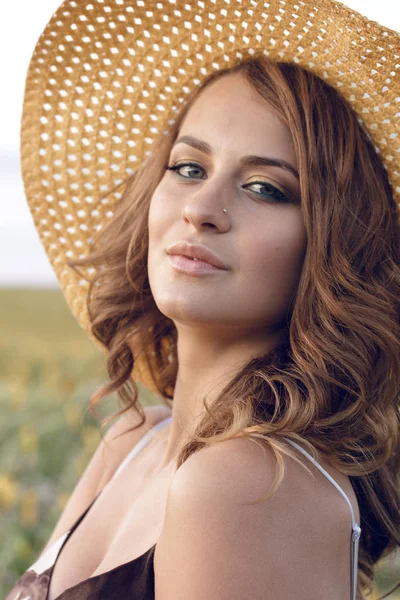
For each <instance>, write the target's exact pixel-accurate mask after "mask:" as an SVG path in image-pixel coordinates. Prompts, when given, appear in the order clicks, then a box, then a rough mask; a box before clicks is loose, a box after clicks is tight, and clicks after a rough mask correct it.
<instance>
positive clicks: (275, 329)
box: [148, 74, 307, 472]
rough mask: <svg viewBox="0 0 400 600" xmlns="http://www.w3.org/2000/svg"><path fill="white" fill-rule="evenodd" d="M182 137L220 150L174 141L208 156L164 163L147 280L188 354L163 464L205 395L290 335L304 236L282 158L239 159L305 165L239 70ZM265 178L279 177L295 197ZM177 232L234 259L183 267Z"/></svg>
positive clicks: (196, 109)
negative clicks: (213, 267) (194, 269)
mask: <svg viewBox="0 0 400 600" xmlns="http://www.w3.org/2000/svg"><path fill="white" fill-rule="evenodd" d="M182 136H192V137H195V138H197V139H199V140H202V141H204V142H206V143H207V144H208V145H209V146H211V150H212V153H211V154H209V155H208V154H205V153H204V152H201V151H200V150H198V149H195V148H193V147H191V146H190V145H188V144H186V143H175V145H174V147H173V148H172V151H171V154H170V157H169V162H168V165H169V166H171V165H172V164H173V163H174V162H176V161H179V162H187V161H189V162H196V163H197V164H198V165H199V166H198V167H196V166H185V167H183V168H182V167H181V168H180V170H179V171H177V172H176V171H175V172H173V171H166V172H165V175H164V176H163V178H162V179H161V181H160V183H159V185H158V187H157V188H156V190H155V192H154V194H153V197H152V200H151V205H150V212H149V254H148V272H149V280H150V286H151V290H152V293H153V296H154V299H155V302H156V304H157V306H158V308H159V310H160V311H161V312H162V313H163V314H164V315H166V316H167V317H169V318H170V319H172V320H173V322H174V324H175V326H176V328H177V332H178V343H177V352H178V363H179V368H178V375H177V380H176V385H175V393H174V397H173V408H172V422H171V424H170V425H169V426H168V427H167V428H166V430H165V438H164V439H165V442H166V443H165V447H164V448H165V449H164V453H163V455H162V459H161V461H160V463H159V465H158V467H157V469H156V470H155V472H159V471H162V470H164V469H169V468H170V467H171V466H172V465H173V464H174V462H175V457H176V450H177V447H178V444H179V441H180V440H181V438H182V435H183V432H184V431H186V427H187V426H190V427H192V426H193V424H194V423H195V422H196V421H197V420H198V419H199V418H200V417H201V415H202V413H203V412H204V408H203V406H202V402H201V399H202V397H203V395H204V394H207V395H208V398H210V399H212V398H214V397H215V395H216V394H217V393H218V392H219V391H220V390H221V389H222V387H223V386H224V385H225V384H226V383H227V382H228V381H229V380H230V379H231V378H232V376H233V375H234V373H235V372H236V371H237V370H238V369H239V368H240V367H241V366H243V365H244V364H245V363H246V362H247V361H248V360H249V359H250V358H252V357H255V356H257V355H259V354H260V353H263V352H267V351H268V350H270V349H271V348H273V347H274V346H275V345H276V344H277V343H278V342H281V341H283V340H284V339H285V337H286V335H287V326H286V328H285V318H286V314H287V310H288V307H289V306H290V302H291V299H292V297H293V295H294V294H295V292H296V289H297V285H298V282H299V278H300V275H301V269H302V265H303V261H304V254H305V250H306V245H307V236H306V230H305V226H304V221H303V214H302V210H301V202H300V185H299V181H298V179H297V178H296V176H295V175H294V174H293V173H292V172H290V171H289V170H286V169H283V168H281V167H277V166H265V165H262V166H247V167H242V168H241V167H240V165H239V161H240V159H241V158H242V157H243V156H245V155H257V156H263V157H270V158H274V159H283V160H285V161H287V162H288V163H290V165H292V166H293V167H294V168H295V169H296V170H297V160H296V155H295V150H294V145H293V141H292V137H291V134H290V131H289V129H288V128H287V127H286V126H285V125H284V124H283V123H282V122H281V121H280V120H279V119H278V118H277V117H276V116H275V114H274V113H273V112H271V110H270V109H269V108H268V106H266V105H265V103H263V102H262V100H261V99H259V98H258V97H257V96H256V93H255V91H254V90H253V89H252V88H251V86H250V85H249V84H248V83H247V81H246V80H245V79H244V77H243V76H242V75H241V74H234V75H228V76H226V77H224V78H222V79H221V80H219V81H217V82H214V83H213V84H211V85H210V86H209V87H208V88H206V89H205V90H204V91H203V92H202V93H201V94H200V96H199V97H198V98H197V99H196V101H195V103H194V104H193V106H192V108H191V109H190V110H189V112H188V114H187V115H186V119H185V120H184V122H183V123H182V126H181V129H180V132H179V135H178V137H177V140H179V138H180V137H182ZM256 181H258V182H260V181H261V182H262V183H265V184H272V185H273V186H275V187H277V188H278V189H280V190H281V191H283V192H284V193H286V195H287V196H288V200H289V201H288V202H284V201H283V200H282V199H281V198H280V197H279V196H278V195H274V192H273V191H272V192H271V189H270V188H268V187H266V188H264V187H262V186H261V185H259V184H255V183H254V182H256ZM250 184H253V185H250ZM245 186H248V187H247V188H246V187H245ZM223 208H226V209H227V212H226V213H224V212H223V210H222V209H223ZM179 241H189V242H191V243H199V244H204V245H205V246H207V247H208V248H210V249H211V250H212V251H213V252H214V253H215V254H216V255H217V256H218V257H219V258H220V259H221V260H222V261H223V263H224V264H225V265H226V267H227V269H226V270H218V271H216V272H213V273H210V274H206V275H202V276H194V275H191V274H186V273H182V272H179V271H177V270H176V269H175V268H174V267H173V266H172V265H171V263H170V260H169V256H168V254H167V253H166V250H167V248H168V247H169V246H171V245H172V244H175V243H177V242H179ZM163 436H164V432H163Z"/></svg>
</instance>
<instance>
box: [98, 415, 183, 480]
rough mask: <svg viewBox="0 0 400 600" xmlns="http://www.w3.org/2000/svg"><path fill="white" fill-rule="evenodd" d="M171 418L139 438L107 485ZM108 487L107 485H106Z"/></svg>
mask: <svg viewBox="0 0 400 600" xmlns="http://www.w3.org/2000/svg"><path fill="white" fill-rule="evenodd" d="M171 419H172V417H168V418H167V419H164V420H163V421H160V422H159V423H157V424H156V425H154V427H152V428H151V429H150V431H148V432H147V433H146V434H145V435H144V436H143V437H142V438H140V440H139V441H138V443H137V444H136V445H135V446H134V447H133V448H132V450H131V451H130V452H129V454H128V456H125V458H124V460H123V461H122V462H121V464H120V465H119V467H118V469H117V470H116V471H115V472H114V475H113V476H112V477H111V479H110V480H109V482H108V483H110V481H112V480H113V479H114V477H116V476H117V475H118V473H119V472H120V471H122V469H123V468H124V467H125V466H126V465H127V464H128V462H129V461H130V460H131V459H132V458H133V457H134V456H136V454H138V452H140V450H141V449H142V448H144V446H145V445H146V444H147V443H148V442H149V441H150V440H151V438H152V437H153V434H154V433H155V432H156V431H158V430H159V429H161V428H162V427H164V426H165V425H168V422H169V421H171ZM107 485H108V484H107Z"/></svg>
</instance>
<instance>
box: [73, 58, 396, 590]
mask: <svg viewBox="0 0 400 600" xmlns="http://www.w3.org/2000/svg"><path fill="white" fill-rule="evenodd" d="M233 73H241V74H242V75H243V76H244V77H245V78H246V80H247V81H248V82H249V83H250V85H251V86H252V87H253V88H254V90H255V91H256V92H257V93H258V95H259V96H260V98H261V99H263V100H264V101H265V103H266V105H268V107H269V108H270V109H272V110H273V111H274V112H275V113H276V115H277V116H278V117H279V118H280V119H281V121H282V122H283V123H285V124H286V125H287V127H288V128H289V130H290V132H291V134H292V137H293V142H294V146H295V151H296V155H297V161H298V170H299V174H300V189H301V203H302V212H303V217H304V224H305V227H306V231H307V238H308V242H307V249H306V254H305V259H304V264H303V268H302V273H301V277H300V280H299V284H298V288H297V293H296V296H295V298H294V301H293V304H292V306H291V310H290V318H288V320H287V334H288V335H287V339H286V341H285V342H284V343H281V344H280V345H279V346H277V347H275V348H274V349H273V350H272V351H270V352H268V353H266V354H263V355H261V356H258V357H257V358H253V359H252V360H250V361H249V362H248V363H247V364H246V365H245V366H244V367H243V368H242V369H241V370H240V371H239V372H237V374H236V375H235V377H234V378H233V379H232V380H231V381H230V382H229V384H228V385H226V387H225V388H224V389H223V390H222V391H221V392H220V393H219V395H218V396H217V398H216V399H215V400H213V402H212V404H211V403H209V402H207V397H204V398H203V403H204V407H205V414H204V417H203V419H202V421H201V422H200V423H198V424H197V428H193V431H192V432H190V436H189V438H187V439H185V440H184V442H183V443H182V445H181V447H180V448H179V454H178V461H177V464H178V467H179V466H180V465H182V464H183V463H184V462H185V460H187V458H188V457H189V456H190V455H191V454H193V453H194V452H196V451H198V450H200V449H201V448H202V447H203V446H210V445H211V444H214V443H215V442H219V441H222V440H227V439H231V438H238V437H245V438H249V439H252V440H255V441H256V443H259V444H261V445H267V446H268V447H269V448H271V449H272V450H273V452H274V454H275V456H276V459H277V466H278V468H277V472H276V477H275V480H274V485H273V486H272V488H271V490H270V493H269V494H268V496H269V495H271V494H272V493H274V492H275V490H276V489H277V487H278V486H279V485H280V483H281V481H282V479H283V477H284V472H285V468H284V461H283V455H288V456H291V457H292V458H294V459H295V460H296V453H295V452H293V451H291V449H290V445H289V444H287V443H286V442H285V440H284V439H283V438H284V437H287V438H290V439H292V440H294V441H297V442H298V443H300V444H301V445H302V446H303V447H304V448H305V449H306V450H307V451H308V452H310V454H311V455H312V456H314V458H315V459H316V460H318V459H319V456H320V455H319V451H321V452H323V453H324V455H326V456H327V458H328V459H329V460H330V462H331V464H332V465H334V466H335V467H336V468H337V469H338V470H339V471H341V472H342V473H345V474H347V475H348V476H349V477H350V481H351V483H352V485H353V488H354V490H355V493H356V495H357V499H358V503H359V507H360V514H361V527H362V534H361V539H360V548H359V568H358V571H359V577H358V597H361V598H364V596H363V593H364V591H366V592H367V593H368V594H369V593H371V592H372V589H373V583H374V573H375V565H376V563H377V562H378V561H379V560H380V559H382V558H384V557H386V556H387V555H389V554H391V553H392V551H393V550H395V549H398V548H399V546H400V433H399V432H400V324H399V322H400V265H399V262H400V261H399V257H400V232H399V220H398V215H397V210H396V203H395V200H394V197H393V193H392V189H391V185H390V182H389V180H388V177H387V173H386V169H385V168H384V165H383V163H382V161H381V159H380V157H379V155H378V152H377V150H376V149H375V148H374V144H373V142H372V140H371V138H370V136H369V134H368V132H367V131H366V130H365V128H364V126H363V124H362V122H361V120H360V119H359V118H358V117H357V114H356V113H355V112H354V111H353V110H352V108H351V107H350V105H349V104H348V103H347V101H346V100H345V99H344V98H343V97H342V96H341V95H340V93H339V92H338V91H336V90H335V89H334V88H333V87H331V86H330V85H328V84H327V83H326V82H324V81H323V80H322V79H321V78H319V77H318V76H316V75H315V74H313V73H311V72H310V71H308V70H307V69H305V68H302V67H300V66H299V65H296V64H294V63H285V62H278V61H272V60H270V59H268V58H267V57H266V56H264V55H261V56H253V57H251V58H247V59H245V60H242V61H241V62H240V63H238V64H236V65H235V66H234V67H232V68H228V69H225V70H221V71H216V72H214V73H212V74H211V75H210V76H209V77H208V78H207V79H205V81H204V82H203V84H202V85H201V86H199V87H198V88H197V89H195V90H194V91H193V92H192V94H191V95H189V97H188V100H187V103H186V104H185V106H184V107H183V108H182V109H181V111H180V112H179V114H178V115H177V117H176V120H175V121H174V124H173V126H172V127H171V128H170V130H169V131H168V135H165V136H164V137H163V138H162V139H159V140H158V142H157V144H156V145H155V150H154V151H153V153H152V154H151V155H150V156H148V157H147V158H146V160H144V161H143V163H141V165H140V166H139V168H138V169H137V171H136V172H135V173H134V175H133V176H132V177H131V178H130V180H129V181H128V184H127V186H126V188H125V192H124V194H123V196H122V198H121V200H120V201H119V203H118V206H117V209H116V212H115V214H114V217H113V219H112V220H111V221H110V222H109V223H108V224H107V226H106V227H105V228H104V229H102V230H101V231H100V232H99V235H98V237H97V240H96V245H95V246H94V250H93V252H92V253H91V254H90V255H89V256H87V257H85V258H83V259H82V258H81V259H80V260H72V261H69V263H68V264H69V266H71V267H72V268H74V269H75V270H76V271H78V272H79V269H78V267H79V266H90V267H95V268H96V269H95V275H93V276H92V278H91V279H90V286H89V293H88V300H87V303H88V304H87V306H88V312H89V318H90V323H91V331H92V333H93V335H94V336H95V338H96V339H97V340H99V342H100V343H101V344H102V345H103V347H104V348H105V349H106V354H107V370H108V375H109V380H108V381H107V382H106V383H104V384H103V385H102V386H101V387H100V388H99V389H98V390H96V392H95V393H94V394H93V395H92V397H91V399H90V407H91V409H92V407H94V405H95V404H97V402H99V401H100V400H101V399H103V398H104V397H105V396H107V395H109V394H110V393H112V392H117V395H118V400H119V402H120V405H122V407H123V408H122V409H121V410H120V411H118V412H117V413H115V414H114V415H112V416H111V417H107V418H106V419H104V420H103V423H102V426H104V425H105V424H107V423H108V422H109V421H110V419H112V418H115V416H119V415H121V414H123V413H125V412H126V411H129V410H131V409H133V410H135V411H136V412H137V413H139V416H140V417H141V419H142V420H141V422H140V423H139V424H138V425H137V427H139V426H141V425H142V424H143V423H144V420H145V415H144V411H143V408H142V407H141V405H140V402H139V400H138V394H139V388H138V385H137V382H136V381H135V379H134V377H133V376H132V372H133V367H134V365H135V361H136V360H137V359H138V356H139V355H140V356H141V360H143V361H145V364H146V366H147V369H148V371H149V373H150V375H151V380H152V382H153V384H154V390H157V392H158V393H159V394H160V396H161V397H162V399H163V401H164V403H165V404H166V405H167V406H169V407H171V406H172V403H173V395H174V386H175V381H176V377H177V372H178V364H177V351H176V342H177V332H176V327H175V325H174V323H173V321H172V320H171V319H169V318H167V317H166V316H165V315H164V314H162V313H161V312H160V311H159V309H158V308H157V306H156V303H155V301H154V298H153V296H152V292H151V289H150V285H149V279H148V273H147V254H148V223H147V220H148V213H149V205H150V200H151V198H152V195H153V193H154V191H155V189H156V187H157V185H158V184H159V182H160V181H161V179H162V177H163V176H164V173H165V170H164V169H165V168H166V167H167V166H168V160H169V154H170V150H171V147H172V145H173V143H174V141H175V140H176V138H177V135H178V133H179V128H180V125H181V123H182V121H183V119H184V117H185V115H186V114H187V112H188V110H189V109H190V107H191V105H192V104H193V102H194V101H195V100H196V97H197V96H198V94H199V93H200V92H201V91H202V90H203V89H204V88H205V87H206V86H208V85H209V84H210V83H212V82H214V81H216V80H217V79H219V78H221V77H224V76H226V75H229V74H233ZM81 275H82V273H81ZM83 276H85V275H83ZM86 278H87V279H88V276H86ZM88 281H89V279H88ZM133 340H135V344H133V343H132V341H133ZM133 429H136V427H133ZM129 431H132V429H130V430H129ZM399 586H400V583H399V585H398V586H397V587H396V588H395V589H397V588H398V587H399ZM386 597H387V596H386V595H385V596H383V597H382V598H386Z"/></svg>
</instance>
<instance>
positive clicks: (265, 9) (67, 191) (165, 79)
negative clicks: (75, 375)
mask: <svg viewBox="0 0 400 600" xmlns="http://www.w3.org/2000/svg"><path fill="white" fill-rule="evenodd" d="M255 53H264V54H266V55H267V56H269V57H270V58H273V59H278V60H283V61H292V62H295V63H298V64H299V65H301V66H304V67H306V68H308V69H311V70H313V71H314V72H315V73H316V74H317V75H319V76H320V77H321V78H323V79H324V80H326V81H327V82H328V83H330V84H331V85H333V86H334V87H336V88H337V89H339V90H340V92H341V93H342V94H343V96H344V97H345V98H346V99H347V100H348V102H349V103H350V104H351V106H352V107H353V108H354V109H355V110H356V111H357V113H358V115H359V118H360V121H361V120H362V122H363V123H364V124H365V126H366V127H367V130H368V132H369V134H370V136H371V138H372V140H373V142H374V145H375V148H376V150H377V152H378V153H379V154H380V156H381V158H382V162H383V164H384V166H385V168H386V169H387V172H388V176H389V179H390V181H391V184H392V187H393V191H394V195H395V199H396V202H397V205H398V207H399V215H400V143H399V131H400V127H399V121H400V80H399V76H398V69H399V63H400V34H399V33H397V32H395V31H392V30H390V29H388V28H385V27H383V26H381V25H379V24H378V23H376V22H374V21H371V20H368V19H367V18H365V17H364V16H362V15H360V14H359V13H357V12H356V11H354V10H351V9H350V8H348V7H346V6H345V5H343V4H341V3H338V2H334V1H332V0H314V1H313V2H312V3H310V2H307V1H306V2H304V1H299V0H286V1H285V0H269V2H268V3H260V2H256V1H255V0H254V1H253V0H250V1H248V0H246V2H239V1H234V2H231V3H230V4H227V3H226V2H220V3H218V2H211V1H210V0H203V1H200V0H199V1H198V2H193V3H190V4H188V3H187V2H186V1H182V0H176V1H175V3H173V4H172V3H171V4H163V3H161V2H160V3H157V2H156V3H154V2H149V1H148V0H136V1H132V0H93V1H92V2H91V3H86V2H85V3H82V2H78V1H71V0H66V1H65V2H63V3H62V4H61V6H60V7H59V9H58V10H57V12H56V13H55V14H54V15H53V17H52V18H51V20H50V22H49V23H48V25H47V27H46V28H45V30H44V32H43V34H42V35H41V37H40V39H39V41H38V43H37V46H36V48H35V51H34V54H33V56H32V60H31V62H30V65H29V70H28V74H27V80H26V89H25V99H24V108H23V116H22V128H21V152H22V174H23V180H24V185H25V192H26V197H27V200H28V204H29V207H30V210H31V212H32V215H33V219H34V222H35V226H36V228H37V230H38V233H39V236H40V239H41V241H42V243H43V246H44V248H45V250H46V253H47V255H48V257H49V260H50V262H51V264H52V266H53V268H54V271H55V273H56V276H57V278H58V280H59V282H60V286H61V289H62V292H63V294H64V295H65V298H66V300H67V302H68V304H69V306H70V308H71V310H72V312H73V314H74V316H75V317H76V318H77V320H78V322H79V323H80V325H81V326H82V327H83V328H84V329H85V330H86V332H87V333H88V334H89V335H91V334H90V329H89V326H90V324H89V320H88V315H87V310H86V296H87V289H88V284H87V282H86V281H85V280H84V279H81V278H80V277H79V276H78V275H77V274H76V273H74V272H73V271H72V269H70V268H69V267H67V266H66V265H65V260H66V259H69V258H78V257H80V256H85V255H86V254H87V253H88V252H89V251H90V245H91V242H92V241H93V239H94V237H95V236H96V233H97V232H98V231H99V230H100V229H101V228H102V227H103V226H104V224H105V223H106V222H107V221H108V220H109V219H110V218H111V217H112V216H113V214H114V210H115V205H116V203H118V200H119V199H120V197H121V194H122V191H123V186H122V188H121V189H120V190H118V191H117V192H111V193H110V190H112V189H114V188H115V186H118V185H120V184H123V182H124V181H125V180H126V179H127V178H128V177H129V176H130V175H132V174H133V173H134V172H135V170H136V169H137V167H138V165H139V164H140V163H141V162H142V161H143V160H144V159H145V158H146V157H147V156H148V155H149V154H151V151H152V146H153V145H154V142H155V140H156V139H157V138H158V137H159V136H160V135H163V133H164V132H165V131H167V130H168V129H169V128H170V125H171V124H172V123H173V122H174V117H175V115H176V113H177V111H178V110H179V109H180V108H181V107H182V106H183V105H184V104H185V101H186V97H187V96H188V94H189V93H190V92H191V91H192V90H193V89H194V88H195V87H196V86H199V85H200V84H201V81H202V80H203V79H204V78H205V77H206V76H207V75H209V74H210V73H211V72H212V71H214V70H216V69H223V68H225V67H230V66H232V65H233V64H235V63H236V62H237V61H238V60H240V59H241V58H246V57H247V56H251V55H254V54H255Z"/></svg>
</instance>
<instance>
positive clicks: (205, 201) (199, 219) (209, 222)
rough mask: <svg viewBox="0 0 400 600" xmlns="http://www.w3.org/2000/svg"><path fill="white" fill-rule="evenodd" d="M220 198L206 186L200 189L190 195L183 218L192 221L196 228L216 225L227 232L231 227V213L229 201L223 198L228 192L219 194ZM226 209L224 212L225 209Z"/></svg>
mask: <svg viewBox="0 0 400 600" xmlns="http://www.w3.org/2000/svg"><path fill="white" fill-rule="evenodd" d="M220 191H221V190H220ZM206 194H207V197H206ZM219 196H220V197H219V199H217V198H216V197H215V196H214V197H211V194H210V193H209V191H208V192H207V191H206V189H205V188H203V189H202V190H200V191H198V192H197V193H196V195H195V196H189V197H188V198H187V200H186V202H185V206H184V208H183V211H182V216H183V219H184V220H185V221H186V222H189V223H191V224H192V225H193V226H194V227H196V229H200V228H201V227H204V226H205V227H215V228H216V229H218V230H219V231H222V232H225V231H227V230H228V229H230V227H231V215H230V211H229V208H228V201H227V200H225V201H224V200H221V197H222V196H225V197H226V194H223V193H222V196H221V194H219ZM224 208H225V209H226V212H224V210H223V209H224Z"/></svg>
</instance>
